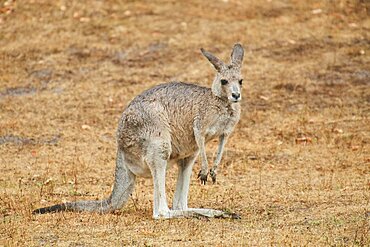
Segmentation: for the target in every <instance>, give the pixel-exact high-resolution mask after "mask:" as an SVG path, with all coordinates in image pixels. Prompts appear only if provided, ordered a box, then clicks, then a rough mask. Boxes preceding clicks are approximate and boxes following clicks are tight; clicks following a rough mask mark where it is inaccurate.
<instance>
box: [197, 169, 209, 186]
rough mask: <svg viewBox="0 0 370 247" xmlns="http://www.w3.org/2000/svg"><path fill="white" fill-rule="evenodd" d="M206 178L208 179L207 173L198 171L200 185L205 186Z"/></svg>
mask: <svg viewBox="0 0 370 247" xmlns="http://www.w3.org/2000/svg"><path fill="white" fill-rule="evenodd" d="M207 177H208V173H205V174H204V172H202V170H200V171H199V173H198V178H199V179H200V183H201V184H206V182H207Z"/></svg>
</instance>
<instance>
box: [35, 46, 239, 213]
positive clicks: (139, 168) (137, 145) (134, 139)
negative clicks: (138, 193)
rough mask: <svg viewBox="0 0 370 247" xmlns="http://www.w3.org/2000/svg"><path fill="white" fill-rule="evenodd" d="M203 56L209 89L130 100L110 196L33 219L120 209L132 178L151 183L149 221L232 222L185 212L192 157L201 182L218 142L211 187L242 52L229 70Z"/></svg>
mask: <svg viewBox="0 0 370 247" xmlns="http://www.w3.org/2000/svg"><path fill="white" fill-rule="evenodd" d="M201 52H202V53H203V55H204V56H205V57H206V58H207V59H208V60H209V61H210V62H211V63H212V65H213V66H214V67H215V69H216V71H217V72H216V76H215V79H214V80H213V84H212V88H206V87H201V86H197V85H194V84H187V83H181V82H170V83H165V84H161V85H158V86H155V87H153V88H151V89H149V90H147V91H144V92H143V93H142V94H140V95H138V96H136V98H134V99H133V100H132V101H131V103H129V105H128V106H127V107H126V109H125V110H124V112H123V114H122V117H121V119H120V121H119V125H118V130H117V144H118V148H117V159H116V171H115V181H114V187H113V191H112V193H111V195H110V196H109V197H108V198H107V199H104V200H100V201H76V202H67V203H62V204H57V205H54V206H50V207H45V208H39V209H36V210H34V211H33V213H34V214H43V213H48V212H57V211H89V212H99V213H106V212H112V211H114V210H117V209H120V208H121V207H123V205H124V204H125V203H126V202H127V200H128V198H129V197H130V195H131V193H132V192H133V189H134V185H135V179H136V176H143V177H152V178H153V181H154V207H153V217H154V218H155V219H158V218H174V217H198V216H200V215H201V216H205V217H234V216H235V215H234V214H229V213H227V212H224V211H221V210H214V209H204V208H188V192H189V183H190V176H191V172H192V167H193V164H194V161H195V160H196V158H197V156H198V154H200V157H201V163H202V165H201V170H200V172H199V175H198V177H199V178H200V180H201V182H202V183H205V182H206V181H207V175H208V163H207V157H206V150H205V144H206V143H207V142H209V141H210V140H212V139H214V138H218V139H219V145H218V152H217V156H216V159H215V161H214V165H213V167H212V168H211V170H210V176H211V178H212V180H213V182H215V181H216V174H217V167H218V165H219V164H220V161H221V158H222V153H223V150H224V146H225V144H226V141H227V139H228V137H229V135H230V134H231V132H232V131H233V129H234V127H235V125H236V124H237V123H238V121H239V118H240V100H241V86H242V82H243V79H242V75H241V67H242V61H243V56H244V50H243V48H242V46H241V45H240V44H235V45H234V47H233V50H232V53H231V62H230V64H225V63H224V62H222V61H221V60H220V59H218V58H217V57H216V56H214V55H212V54H211V53H210V52H208V51H205V50H204V49H201ZM169 162H171V163H177V165H178V169H179V172H178V180H177V185H176V191H175V195H174V199H173V204H172V209H170V208H169V207H168V205H167V199H166V190H165V180H166V167H167V164H168V163H169Z"/></svg>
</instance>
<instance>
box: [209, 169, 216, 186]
mask: <svg viewBox="0 0 370 247" xmlns="http://www.w3.org/2000/svg"><path fill="white" fill-rule="evenodd" d="M209 175H211V178H212V182H213V183H216V177H217V172H216V171H215V170H213V169H211V170H210V171H209Z"/></svg>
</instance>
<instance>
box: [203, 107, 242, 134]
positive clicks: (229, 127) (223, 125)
mask: <svg viewBox="0 0 370 247" xmlns="http://www.w3.org/2000/svg"><path fill="white" fill-rule="evenodd" d="M239 118H240V107H239V105H235V106H233V107H232V108H229V109H225V111H224V112H223V113H222V114H220V115H219V116H217V117H215V118H214V119H213V121H211V124H210V126H209V127H208V128H207V129H206V133H205V134H206V140H211V139H213V138H215V137H217V136H220V135H222V134H225V135H230V134H231V132H232V131H233V130H234V127H235V125H236V124H237V123H238V121H239Z"/></svg>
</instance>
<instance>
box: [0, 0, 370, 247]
mask: <svg viewBox="0 0 370 247" xmlns="http://www.w3.org/2000/svg"><path fill="white" fill-rule="evenodd" d="M369 8H370V3H369V2H368V1H366V0H364V1H360V0H348V1H344V0H325V1H319V0H317V1H312V0H309V1H303V0H302V1H300V0H260V1H243V0H223V1H219V0H215V1H200V0H189V1H173V0H168V1H166V0H155V1H118V0H115V1H114V0H109V1H99V0H91V1H87V0H85V1H65V0H57V1H51V0H49V1H47V0H29V1H22V0H19V1H9V0H8V1H4V0H0V172H1V176H0V216H1V219H0V220H1V221H0V246H210V245H211V246H270V245H271V246H369V245H370V240H369V239H370V238H369V236H370V231H369V228H370V204H369V200H370V121H369V120H370V56H369V54H370V49H369V48H370V18H369V15H370V10H369ZM236 42H241V43H242V44H243V45H244V48H245V60H244V70H243V73H244V82H245V83H244V85H245V86H244V88H243V101H242V118H241V121H240V122H239V124H238V125H237V128H236V129H235V132H234V134H233V136H232V137H231V139H230V141H229V143H228V144H227V147H226V153H225V156H224V159H223V161H222V165H221V168H220V172H219V175H218V182H217V184H214V185H213V184H211V183H209V184H207V185H205V186H202V185H200V183H199V181H198V180H197V179H196V173H197V172H198V170H199V169H200V164H199V162H197V163H196V165H195V168H194V171H193V176H192V181H191V188H190V198H189V206H192V207H209V208H216V209H225V210H230V211H232V212H236V213H238V214H240V215H241V216H242V219H241V220H228V219H172V220H158V221H155V220H153V219H152V200H153V197H152V193H153V190H152V181H151V180H145V179H142V178H140V179H138V181H137V186H136V189H135V192H134V193H133V195H132V199H130V201H129V203H128V204H127V205H126V206H125V207H124V208H123V209H122V210H121V211H119V212H117V213H114V214H107V215H99V214H90V213H56V214H47V215H39V216H34V215H32V214H31V211H32V210H33V209H35V208H36V207H40V206H47V205H51V204H53V203H58V202H62V201H70V200H78V199H98V198H103V197H106V196H108V195H109V193H110V190H111V187H112V183H113V172H114V165H115V149H116V143H115V131H116V127H117V123H118V120H119V118H120V115H121V113H122V111H123V109H124V108H125V106H126V105H127V104H128V102H129V101H130V100H131V99H132V98H133V97H134V96H135V95H137V94H139V93H140V92H142V91H143V90H144V89H147V88H149V87H151V86H153V85H157V84H159V83H162V82H166V81H173V80H179V81H188V82H194V83H197V84H200V85H206V86H210V85H211V82H212V79H213V75H214V71H213V69H212V66H211V65H210V64H209V63H208V61H207V60H206V59H205V58H204V57H202V56H201V53H200V51H199V49H200V48H201V47H204V48H206V49H208V50H210V51H211V52H213V53H214V54H216V55H218V56H219V57H220V58H222V59H224V60H226V59H227V60H228V59H229V56H230V51H231V48H232V46H233V44H234V43H236ZM216 146H217V143H216V141H215V142H212V143H210V144H209V145H208V146H207V153H208V157H209V160H210V163H211V164H212V160H213V158H214V156H215V151H216ZM176 174H177V168H176V167H172V168H170V169H169V170H168V178H167V191H168V195H169V200H170V199H171V198H172V196H173V192H174V183H175V178H176Z"/></svg>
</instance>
